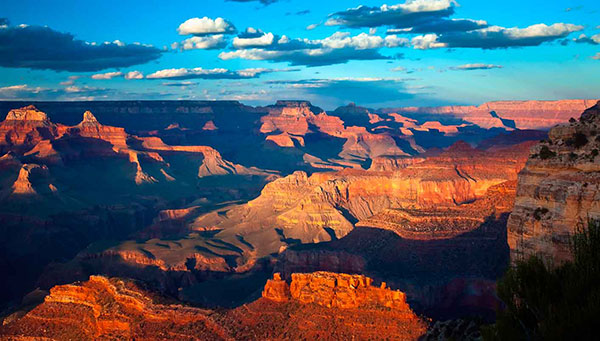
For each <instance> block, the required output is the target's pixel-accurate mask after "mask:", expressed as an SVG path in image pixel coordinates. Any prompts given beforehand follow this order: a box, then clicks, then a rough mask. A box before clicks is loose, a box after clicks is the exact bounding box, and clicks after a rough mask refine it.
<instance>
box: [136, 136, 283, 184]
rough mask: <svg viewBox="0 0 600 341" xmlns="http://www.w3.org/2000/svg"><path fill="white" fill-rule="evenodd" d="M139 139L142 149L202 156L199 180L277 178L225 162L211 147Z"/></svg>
mask: <svg viewBox="0 0 600 341" xmlns="http://www.w3.org/2000/svg"><path fill="white" fill-rule="evenodd" d="M137 139H138V140H140V141H142V147H143V148H144V149H148V150H157V151H169V152H185V153H198V154H202V156H203V157H204V159H203V160H202V164H201V165H200V166H199V167H198V177H199V178H202V177H206V176H214V175H236V174H237V175H260V176H266V177H270V176H276V175H275V174H276V172H269V171H263V170H261V169H258V168H256V167H244V166H242V165H238V164H234V163H233V162H230V161H227V160H224V159H223V157H222V156H221V153H219V152H218V151H217V150H216V149H214V148H212V147H209V146H169V145H167V144H165V143H164V142H163V141H162V140H161V139H160V138H159V137H141V138H137Z"/></svg>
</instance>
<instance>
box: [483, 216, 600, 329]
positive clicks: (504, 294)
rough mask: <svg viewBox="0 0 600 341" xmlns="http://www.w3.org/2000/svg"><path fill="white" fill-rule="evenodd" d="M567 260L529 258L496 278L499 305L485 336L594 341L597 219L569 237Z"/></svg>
mask: <svg viewBox="0 0 600 341" xmlns="http://www.w3.org/2000/svg"><path fill="white" fill-rule="evenodd" d="M571 251H572V254H573V260H572V261H570V262H565V263H563V264H561V265H559V266H552V265H551V264H547V262H546V263H545V262H544V261H543V260H542V259H541V258H539V257H536V256H533V257H530V258H529V259H527V260H524V261H519V262H517V264H516V265H515V266H514V267H512V268H510V269H509V270H508V271H507V272H506V274H505V275H504V277H503V278H502V279H501V280H500V281H499V282H498V296H499V297H500V298H501V299H502V301H503V302H504V304H505V308H504V309H503V310H502V311H500V312H499V313H498V318H497V321H496V324H495V325H492V326H488V327H484V328H482V335H483V336H484V339H485V340H567V339H572V340H595V339H597V337H598V335H597V334H598V332H597V331H596V329H595V327H596V323H597V321H598V317H599V316H600V286H599V285H598V284H600V221H590V222H589V224H588V227H587V228H584V229H580V230H579V231H578V232H577V233H576V234H575V235H574V236H573V238H572V242H571Z"/></svg>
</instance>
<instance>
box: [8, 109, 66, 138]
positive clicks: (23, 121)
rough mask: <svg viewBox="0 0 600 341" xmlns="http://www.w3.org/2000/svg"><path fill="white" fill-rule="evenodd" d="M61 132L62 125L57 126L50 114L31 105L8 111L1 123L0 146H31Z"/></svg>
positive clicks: (54, 136)
mask: <svg viewBox="0 0 600 341" xmlns="http://www.w3.org/2000/svg"><path fill="white" fill-rule="evenodd" d="M60 134H61V127H58V126H56V125H55V124H53V123H52V122H50V120H49V119H48V116H46V114H45V113H44V112H42V111H39V110H38V109H37V108H36V107H35V106H33V105H30V106H27V107H23V108H20V109H13V110H11V111H9V112H8V114H7V115H6V119H5V120H4V121H3V122H1V123H0V147H1V146H2V145H5V146H23V147H24V148H27V147H31V146H33V145H35V144H36V143H38V142H40V141H42V140H44V139H53V138H56V137H58V136H60Z"/></svg>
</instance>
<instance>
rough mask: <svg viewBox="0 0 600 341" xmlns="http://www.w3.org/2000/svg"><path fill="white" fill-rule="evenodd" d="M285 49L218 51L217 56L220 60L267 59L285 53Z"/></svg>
mask: <svg viewBox="0 0 600 341" xmlns="http://www.w3.org/2000/svg"><path fill="white" fill-rule="evenodd" d="M285 53H286V51H267V50H262V49H248V50H235V51H230V52H221V53H219V58H220V59H222V60H230V59H236V58H240V59H246V60H267V59H272V58H276V57H278V56H281V55H283V54H285Z"/></svg>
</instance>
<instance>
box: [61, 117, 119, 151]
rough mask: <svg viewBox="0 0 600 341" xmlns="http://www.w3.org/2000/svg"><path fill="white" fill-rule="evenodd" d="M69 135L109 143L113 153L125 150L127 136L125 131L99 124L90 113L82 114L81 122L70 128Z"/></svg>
mask: <svg viewBox="0 0 600 341" xmlns="http://www.w3.org/2000/svg"><path fill="white" fill-rule="evenodd" d="M69 133H70V134H72V135H77V136H81V137H86V138H93V139H98V140H103V141H106V142H109V143H110V144H112V145H113V149H114V150H115V151H118V150H120V149H127V138H128V134H127V133H126V132H125V129H124V128H120V127H110V126H105V125H102V124H100V122H98V120H97V119H96V117H95V116H94V115H93V114H92V113H91V112H90V111H86V112H85V113H83V120H82V121H81V122H80V123H79V124H78V125H77V126H75V127H72V128H70V129H69Z"/></svg>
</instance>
